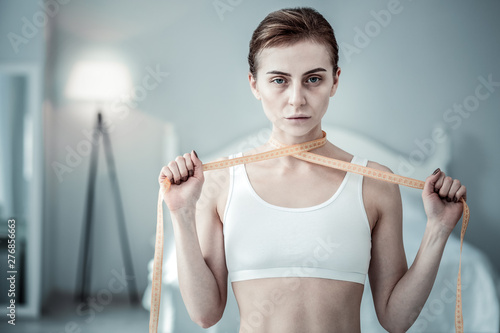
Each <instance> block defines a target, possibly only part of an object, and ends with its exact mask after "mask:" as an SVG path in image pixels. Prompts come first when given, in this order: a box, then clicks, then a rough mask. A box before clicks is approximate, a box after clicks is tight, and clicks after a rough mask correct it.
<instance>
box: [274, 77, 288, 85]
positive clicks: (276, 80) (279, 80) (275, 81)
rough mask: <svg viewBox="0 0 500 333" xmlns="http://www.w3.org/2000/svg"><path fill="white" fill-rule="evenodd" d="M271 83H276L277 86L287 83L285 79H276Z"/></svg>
mask: <svg viewBox="0 0 500 333" xmlns="http://www.w3.org/2000/svg"><path fill="white" fill-rule="evenodd" d="M271 82H274V83H276V84H283V83H285V79H282V78H276V79H273V80H272V81H271Z"/></svg>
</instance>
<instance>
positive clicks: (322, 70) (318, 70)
mask: <svg viewBox="0 0 500 333" xmlns="http://www.w3.org/2000/svg"><path fill="white" fill-rule="evenodd" d="M316 72H326V69H324V68H322V67H318V68H314V69H311V70H309V71H307V72H305V73H304V74H303V75H302V76H304V75H308V74H312V73H316ZM266 74H278V75H283V76H292V75H291V74H289V73H285V72H281V71H269V72H267V73H266Z"/></svg>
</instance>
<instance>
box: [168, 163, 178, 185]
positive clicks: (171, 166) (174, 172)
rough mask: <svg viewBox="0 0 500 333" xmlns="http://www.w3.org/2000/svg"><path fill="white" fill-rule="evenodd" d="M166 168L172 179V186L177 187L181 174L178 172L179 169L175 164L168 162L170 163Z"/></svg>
mask: <svg viewBox="0 0 500 333" xmlns="http://www.w3.org/2000/svg"><path fill="white" fill-rule="evenodd" d="M168 168H169V169H170V172H172V179H173V182H172V184H177V185H179V184H180V183H181V174H180V172H179V167H178V166H177V162H176V161H170V163H168Z"/></svg>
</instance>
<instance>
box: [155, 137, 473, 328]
mask: <svg viewBox="0 0 500 333" xmlns="http://www.w3.org/2000/svg"><path fill="white" fill-rule="evenodd" d="M269 143H270V144H271V145H273V146H275V147H277V149H274V150H271V151H267V152H263V153H258V154H254V155H248V156H242V157H237V158H233V159H227V160H223V161H217V162H210V163H206V164H203V171H209V170H216V169H224V168H229V167H232V166H235V165H239V164H248V163H253V162H259V161H264V160H270V159H273V158H278V157H282V156H290V155H291V156H293V157H295V158H298V159H301V160H304V161H308V162H311V163H315V164H319V165H323V166H327V167H330V168H335V169H339V170H342V171H346V172H351V173H356V174H359V175H363V176H366V177H370V178H375V179H378V180H382V181H386V182H390V183H394V184H398V185H404V186H408V187H412V188H417V189H423V188H424V185H425V182H424V181H421V180H417V179H412V178H409V177H403V176H399V175H395V174H393V173H390V172H385V171H380V170H377V169H373V168H369V167H364V166H360V165H356V164H352V163H349V162H345V161H340V160H336V159H333V158H329V157H325V156H321V155H318V154H313V153H310V152H309V150H313V149H316V148H319V147H321V146H323V145H325V143H326V133H325V132H323V137H322V138H320V139H317V140H313V141H308V142H304V143H300V144H296V145H292V146H284V145H282V144H281V143H279V142H277V141H276V140H274V139H273V138H271V139H270V140H269ZM163 184H164V185H165V187H164V191H163V192H162V191H161V188H160V192H159V193H158V207H157V209H158V211H157V224H156V243H155V254H154V260H153V262H154V265H153V282H152V290H151V309H150V317H149V333H156V332H157V329H158V319H159V316H160V298H161V274H162V265H163V195H164V194H165V193H166V192H168V190H169V189H170V185H171V184H170V180H169V179H168V178H165V180H164V181H163ZM460 200H461V202H462V204H463V218H462V231H461V233H460V259H459V265H458V278H457V298H456V302H455V330H456V332H457V333H463V331H464V326H463V322H464V321H463V315H462V282H461V276H460V275H461V274H460V272H461V269H462V247H463V243H464V236H465V231H466V230H467V225H468V224H469V217H470V212H469V207H468V206H467V204H466V202H465V199H464V198H461V199H460Z"/></svg>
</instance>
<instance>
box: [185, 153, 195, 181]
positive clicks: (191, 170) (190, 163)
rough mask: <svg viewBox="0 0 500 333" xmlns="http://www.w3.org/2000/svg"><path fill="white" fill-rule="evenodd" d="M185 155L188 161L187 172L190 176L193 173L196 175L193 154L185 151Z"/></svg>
mask: <svg viewBox="0 0 500 333" xmlns="http://www.w3.org/2000/svg"><path fill="white" fill-rule="evenodd" d="M183 157H184V160H185V161H186V169H187V173H188V175H187V176H188V177H191V176H192V175H194V164H193V161H192V160H191V154H190V153H185V154H184V155H183Z"/></svg>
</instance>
